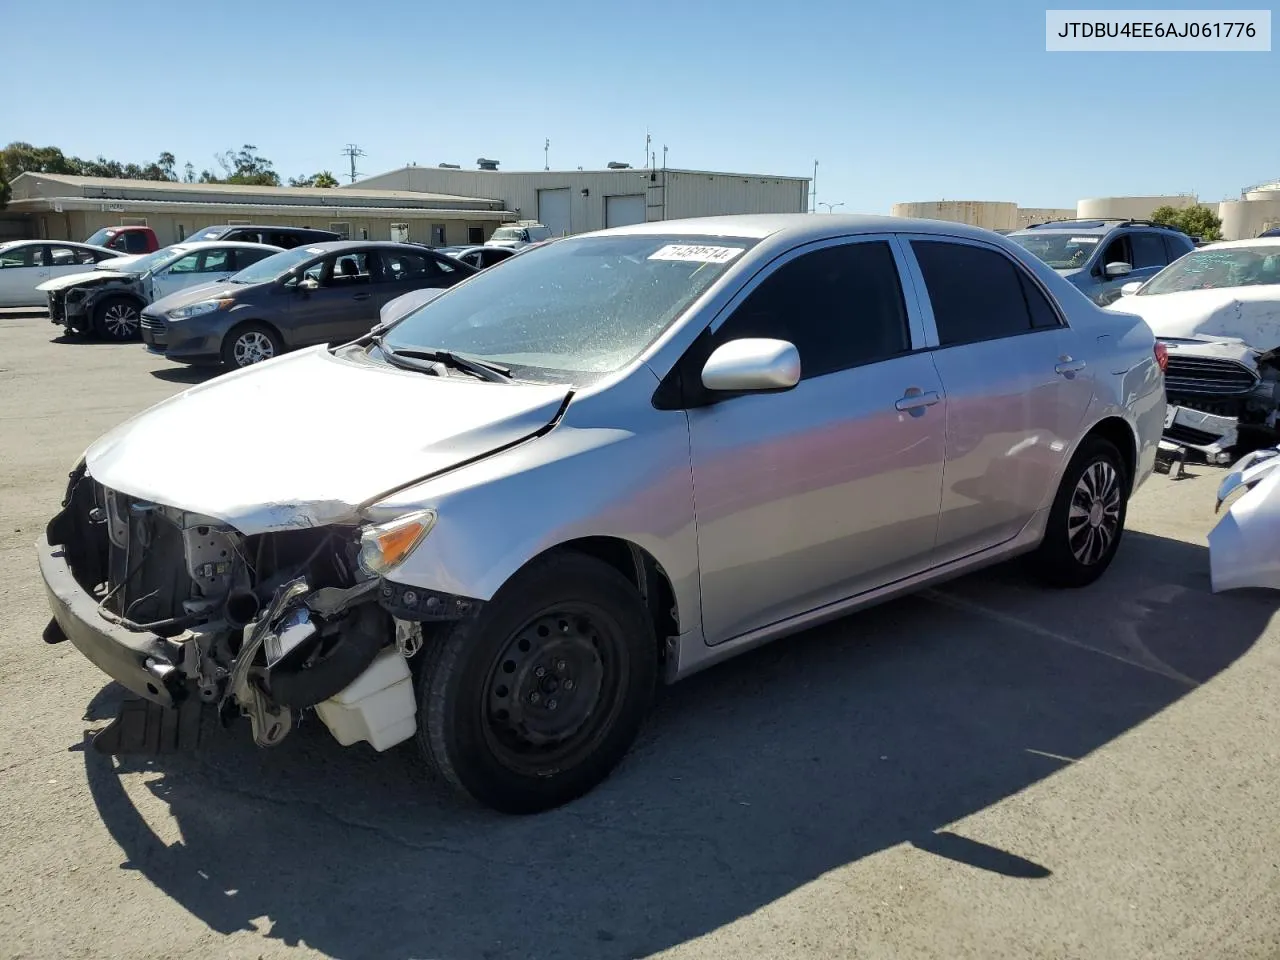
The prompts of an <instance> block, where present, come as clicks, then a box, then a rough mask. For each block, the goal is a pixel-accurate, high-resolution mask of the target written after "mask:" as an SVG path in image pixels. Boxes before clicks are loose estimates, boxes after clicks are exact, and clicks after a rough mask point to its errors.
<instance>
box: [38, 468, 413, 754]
mask: <svg viewBox="0 0 1280 960" xmlns="http://www.w3.org/2000/svg"><path fill="white" fill-rule="evenodd" d="M48 540H49V542H50V543H51V544H60V545H62V553H63V556H64V558H65V561H66V563H67V565H68V567H69V568H70V571H71V573H72V575H73V576H74V578H75V580H76V582H77V583H78V584H79V585H80V587H81V588H82V589H83V590H84V591H85V592H87V593H88V594H90V595H91V596H92V598H93V599H94V600H96V601H97V614H98V616H99V617H100V618H102V620H104V621H106V622H107V623H110V624H113V625H115V626H116V627H121V628H124V629H126V630H128V631H134V632H137V633H140V634H150V635H155V636H157V637H161V638H165V640H166V641H167V642H168V643H167V645H166V649H170V650H176V651H177V653H176V656H174V657H173V662H172V663H171V664H166V663H159V662H158V658H157V662H149V663H148V669H149V670H150V671H151V673H152V675H154V676H155V677H156V679H157V681H158V682H159V683H161V684H163V686H164V687H165V690H166V693H168V694H172V697H173V700H174V701H175V702H177V701H178V700H180V699H182V698H183V697H186V696H196V697H198V698H199V699H200V700H201V701H203V702H204V703H206V704H210V705H214V706H216V707H217V708H218V711H219V714H220V716H221V717H222V718H223V720H224V722H225V721H226V720H227V719H229V718H230V717H232V716H234V715H235V713H236V712H237V711H238V712H239V713H242V714H244V715H245V716H247V717H248V719H249V721H250V723H251V726H252V732H253V738H254V741H255V742H256V743H258V744H259V745H260V746H272V745H275V744H277V743H279V742H280V741H281V740H282V739H283V738H284V737H285V736H286V735H287V734H288V733H289V731H290V730H291V729H292V728H293V727H294V725H295V723H296V722H297V719H298V717H299V715H300V712H301V711H304V710H307V709H309V708H312V707H318V706H319V705H323V704H325V702H326V701H332V698H335V697H337V696H338V695H339V694H341V693H342V692H343V691H345V690H348V689H350V688H351V686H352V684H353V683H354V682H355V681H356V680H357V679H358V678H361V677H362V675H366V673H367V671H369V670H370V668H371V665H373V664H374V662H375V660H377V659H378V658H379V655H380V654H386V655H388V656H387V657H386V658H385V660H386V663H385V664H384V666H383V668H382V669H381V670H380V672H379V677H381V678H382V679H381V681H380V686H377V687H376V689H372V688H370V687H369V683H368V682H365V684H364V687H365V688H366V689H367V690H371V692H372V693H373V694H374V695H375V696H374V699H373V700H370V701H369V703H370V704H373V705H374V706H373V707H370V709H375V710H376V712H377V715H378V717H379V718H380V719H379V720H377V721H376V722H374V721H370V720H369V718H368V716H366V714H368V710H365V711H364V714H361V713H360V711H361V709H362V708H361V707H360V706H359V704H356V705H355V706H352V705H351V703H350V702H349V700H348V702H345V703H343V704H338V703H337V702H336V701H332V702H331V706H330V708H329V715H328V716H326V714H325V712H324V710H323V709H318V710H317V712H318V713H319V714H320V716H321V719H322V720H324V721H325V723H326V724H327V725H329V726H330V729H331V730H332V731H333V732H334V734H335V736H338V737H339V739H340V740H343V742H353V741H354V740H355V739H366V740H368V741H369V742H370V743H372V744H374V746H375V748H376V749H385V746H389V745H390V742H386V740H387V738H386V737H385V736H384V737H381V738H380V737H379V736H378V735H377V734H378V731H379V729H381V728H384V727H387V726H388V724H390V725H391V728H393V729H394V730H402V729H403V728H404V727H405V723H404V721H405V716H404V714H405V713H406V712H407V715H408V718H409V719H412V717H413V713H414V700H413V693H412V690H411V684H409V683H408V677H409V670H408V667H407V664H406V663H405V661H406V660H407V658H408V657H410V656H412V655H413V654H414V653H416V652H417V650H418V648H419V647H420V646H421V641H422V630H421V624H419V623H414V622H408V621H399V620H397V619H395V618H394V617H393V616H392V614H391V613H389V612H388V611H387V610H385V609H384V608H383V607H382V606H381V605H380V604H379V602H378V599H379V596H378V588H379V580H378V578H377V577H374V576H370V575H369V574H367V573H365V572H364V571H362V570H361V568H360V566H359V564H358V562H357V556H358V552H359V537H358V529H357V528H356V527H340V526H330V527H312V528H301V529H294V530H284V531H279V532H271V533H263V534H259V535H255V536H245V535H243V534H241V533H239V532H238V531H236V530H235V529H233V528H231V527H229V526H227V525H226V524H223V523H220V522H219V521H217V520H214V519H212V518H209V517H205V516H201V515H199V514H195V513H191V512H188V511H184V510H180V509H176V508H173V507H168V506H164V505H162V504H157V503H151V502H148V501H144V500H140V499H137V498H133V497H130V496H127V495H125V494H122V493H120V492H117V491H114V490H111V489H108V488H106V487H104V486H103V485H102V484H100V483H98V482H97V481H96V480H94V479H93V478H92V477H91V476H89V475H88V474H87V473H86V472H85V469H84V466H83V465H81V466H80V467H78V468H77V469H76V471H74V472H73V473H72V474H71V479H70V484H69V486H68V489H67V496H66V500H65V501H64V504H63V510H62V511H61V512H60V513H59V514H58V515H57V516H56V517H55V518H54V520H53V521H52V522H51V523H50V525H49V530H48ZM388 592H389V593H390V591H388ZM392 688H394V696H393V697H392V698H391V699H390V700H388V698H387V696H386V695H385V694H386V690H389V689H392ZM406 695H407V697H408V700H407V701H406V699H405V697H406ZM352 710H355V711H356V714H358V715H357V716H355V720H358V721H360V722H362V723H364V727H365V728H368V730H367V731H366V732H367V734H368V735H353V734H351V732H350V724H349V722H348V721H351V717H350V716H349V715H350V714H351V712H352ZM388 711H390V714H389V713H388ZM338 714H342V716H341V717H338ZM334 718H337V719H336V722H338V723H348V726H347V728H344V730H343V731H341V732H340V731H339V730H338V729H336V727H335V719H334ZM371 724H372V726H371ZM409 730H410V732H411V730H412V726H411V725H410V726H409ZM396 737H397V738H396V739H394V740H392V741H391V742H399V739H404V737H403V736H400V735H399V733H397V734H396Z"/></svg>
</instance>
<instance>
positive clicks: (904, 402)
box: [893, 387, 942, 413]
mask: <svg viewBox="0 0 1280 960" xmlns="http://www.w3.org/2000/svg"><path fill="white" fill-rule="evenodd" d="M912 391H915V392H914V393H913V392H912ZM941 399H942V398H941V397H939V396H938V394H937V393H936V392H935V391H933V390H930V391H929V392H928V393H922V392H921V391H920V390H919V388H917V387H912V388H911V389H910V390H908V391H907V393H906V395H905V396H904V397H902V399H900V400H899V401H898V402H897V403H895V404H894V405H893V406H894V409H896V410H902V411H915V410H919V411H920V412H921V413H923V412H924V408H925V407H932V406H933V405H934V404H935V403H937V402H938V401H939V400H941Z"/></svg>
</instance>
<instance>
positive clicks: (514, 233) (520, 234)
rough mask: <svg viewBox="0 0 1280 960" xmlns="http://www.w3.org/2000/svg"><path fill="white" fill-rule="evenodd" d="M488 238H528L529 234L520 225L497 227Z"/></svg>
mask: <svg viewBox="0 0 1280 960" xmlns="http://www.w3.org/2000/svg"><path fill="white" fill-rule="evenodd" d="M489 239H490V240H528V239H529V234H528V232H527V231H526V230H524V229H523V228H521V227H499V228H498V229H497V230H495V231H493V236H492V237H490V238H489Z"/></svg>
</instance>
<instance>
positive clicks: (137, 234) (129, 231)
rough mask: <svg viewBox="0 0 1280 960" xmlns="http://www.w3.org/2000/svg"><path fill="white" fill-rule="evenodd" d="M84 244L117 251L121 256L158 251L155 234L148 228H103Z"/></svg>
mask: <svg viewBox="0 0 1280 960" xmlns="http://www.w3.org/2000/svg"><path fill="white" fill-rule="evenodd" d="M85 243H89V244H92V245H93V246H95V247H106V248H107V249H108V250H119V251H120V254H121V256H124V255H125V254H130V253H151V252H152V251H153V250H159V249H160V241H159V240H157V239H156V232H155V231H154V230H152V229H151V228H150V227H132V226H126V227H103V228H102V229H101V230H99V231H98V232H97V233H95V234H94V235H93V236H91V237H90V238H89V239H88V240H86V241H85Z"/></svg>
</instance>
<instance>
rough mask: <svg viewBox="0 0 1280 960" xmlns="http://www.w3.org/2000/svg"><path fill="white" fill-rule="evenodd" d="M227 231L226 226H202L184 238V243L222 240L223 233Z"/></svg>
mask: <svg viewBox="0 0 1280 960" xmlns="http://www.w3.org/2000/svg"><path fill="white" fill-rule="evenodd" d="M226 231H227V228H226V227H201V228H200V229H199V230H197V231H196V232H195V233H193V234H192V235H191V236H189V237H187V238H186V239H185V240H183V241H182V242H183V243H195V242H196V241H197V240H221V239H222V234H224V233H225V232H226Z"/></svg>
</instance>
